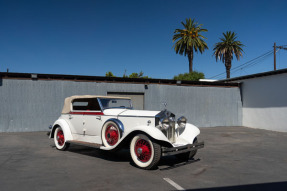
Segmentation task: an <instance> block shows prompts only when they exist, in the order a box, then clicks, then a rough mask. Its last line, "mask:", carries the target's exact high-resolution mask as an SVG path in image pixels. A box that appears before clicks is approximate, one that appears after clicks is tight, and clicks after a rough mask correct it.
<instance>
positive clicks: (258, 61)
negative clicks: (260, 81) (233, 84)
mask: <svg viewBox="0 0 287 191" xmlns="http://www.w3.org/2000/svg"><path fill="white" fill-rule="evenodd" d="M272 55H273V53H272V52H271V53H269V54H267V55H265V56H264V57H261V58H259V59H258V60H256V61H254V62H252V63H250V64H248V65H245V66H243V67H241V68H237V69H236V70H234V71H232V73H233V74H234V73H236V72H238V71H240V70H242V69H246V68H249V67H252V66H254V65H256V64H258V63H260V62H261V61H263V60H264V59H266V58H267V57H270V56H272ZM221 79H224V77H223V78H221Z"/></svg>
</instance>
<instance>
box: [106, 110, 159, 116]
mask: <svg viewBox="0 0 287 191" xmlns="http://www.w3.org/2000/svg"><path fill="white" fill-rule="evenodd" d="M159 112H160V111H147V110H131V109H106V110H104V114H105V115H116V116H121V117H123V116H135V117H155V116H156V115H157V114H158V113H159Z"/></svg>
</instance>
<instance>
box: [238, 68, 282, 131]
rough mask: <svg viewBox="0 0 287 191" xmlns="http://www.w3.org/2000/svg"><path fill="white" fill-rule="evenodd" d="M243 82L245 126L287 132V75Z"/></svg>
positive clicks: (243, 122)
mask: <svg viewBox="0 0 287 191" xmlns="http://www.w3.org/2000/svg"><path fill="white" fill-rule="evenodd" d="M241 82H243V84H242V91H241V93H242V102H243V113H242V114H243V121H242V124H243V126H247V127H253V128H260V129H267V130H274V131H282V132H287V73H283V74H277V75H272V76H263V77H258V78H251V79H245V80H242V81H241Z"/></svg>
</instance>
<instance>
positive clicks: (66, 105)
mask: <svg viewBox="0 0 287 191" xmlns="http://www.w3.org/2000/svg"><path fill="white" fill-rule="evenodd" d="M81 98H111V99H131V98H129V97H115V96H99V95H74V96H71V97H67V98H66V99H65V103H64V107H63V110H62V114H67V113H70V111H71V103H72V102H73V101H74V100H75V99H81Z"/></svg>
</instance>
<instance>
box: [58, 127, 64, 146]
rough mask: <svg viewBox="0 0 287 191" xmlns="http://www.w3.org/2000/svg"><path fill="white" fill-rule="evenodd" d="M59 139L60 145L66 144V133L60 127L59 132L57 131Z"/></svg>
mask: <svg viewBox="0 0 287 191" xmlns="http://www.w3.org/2000/svg"><path fill="white" fill-rule="evenodd" d="M57 141H58V144H59V145H60V146H62V145H64V143H65V137H64V133H63V131H62V130H60V129H59V130H58V132H57Z"/></svg>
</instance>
